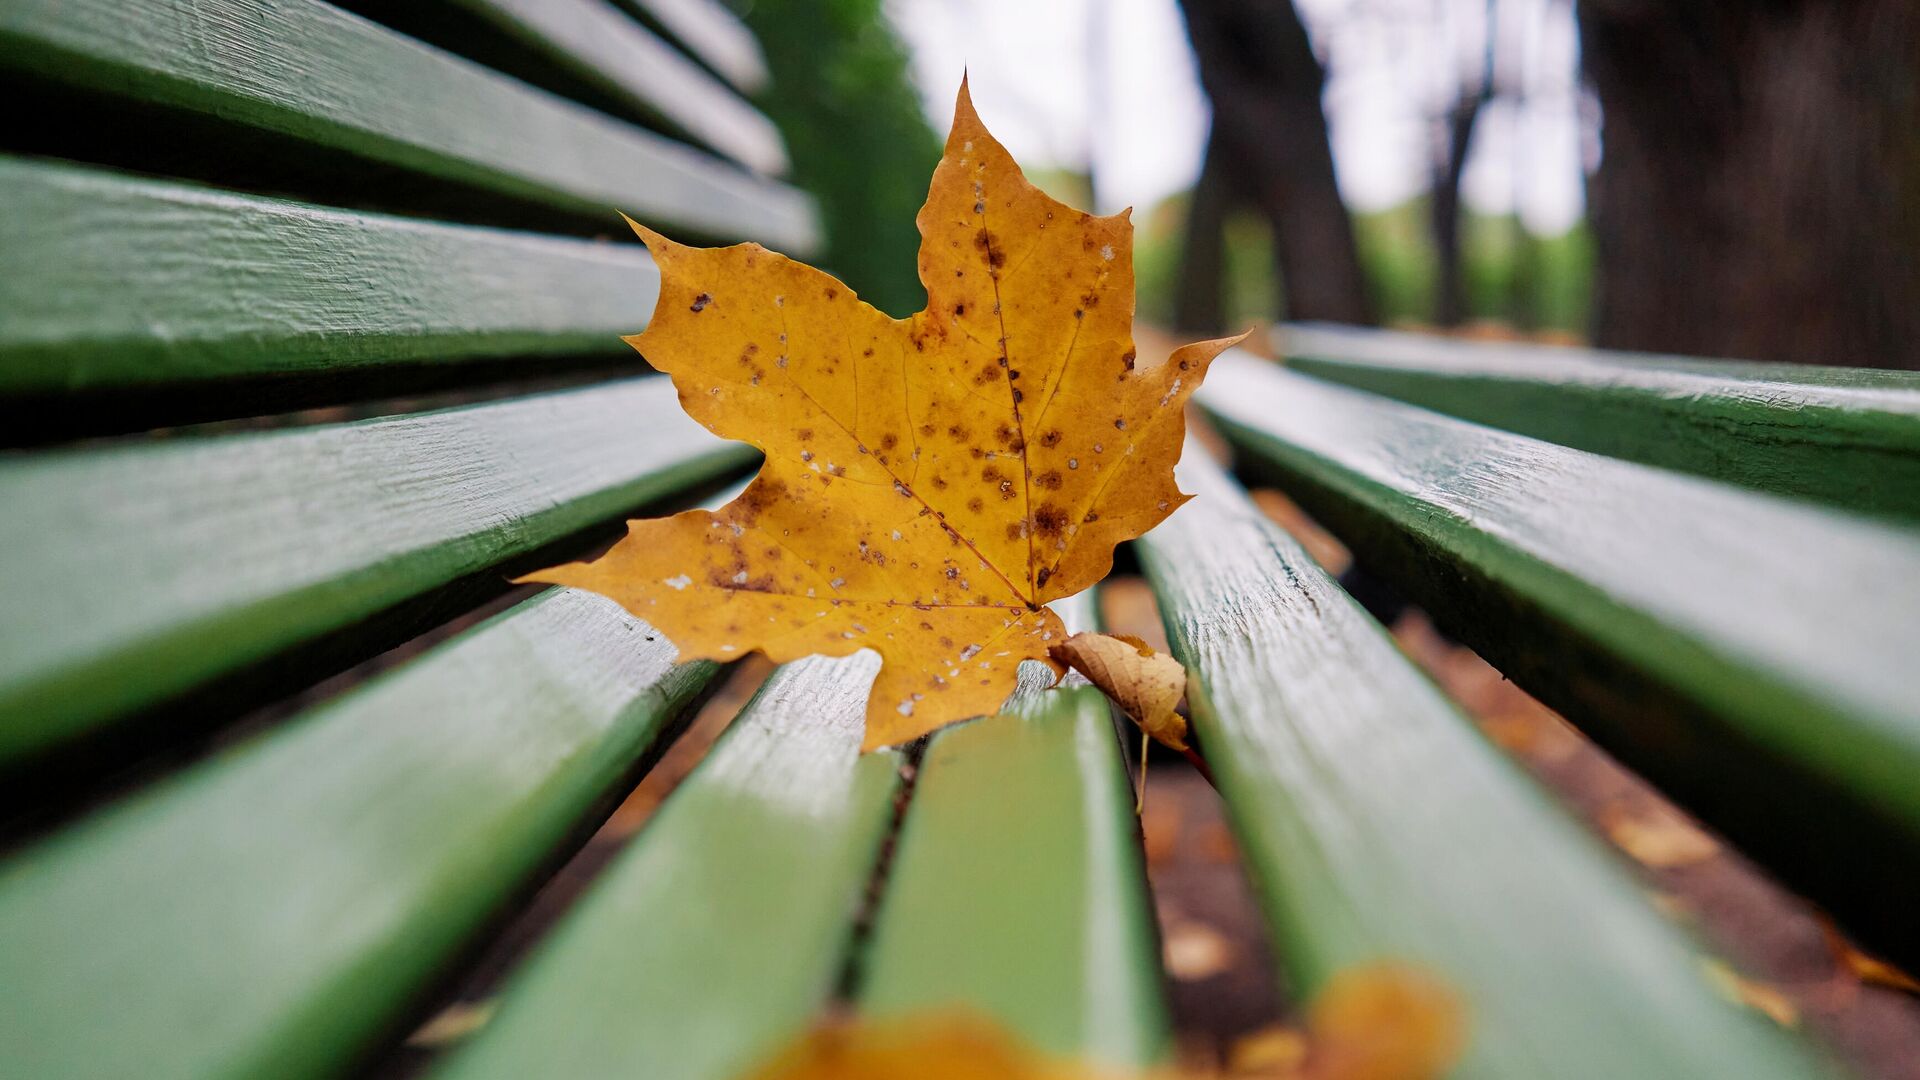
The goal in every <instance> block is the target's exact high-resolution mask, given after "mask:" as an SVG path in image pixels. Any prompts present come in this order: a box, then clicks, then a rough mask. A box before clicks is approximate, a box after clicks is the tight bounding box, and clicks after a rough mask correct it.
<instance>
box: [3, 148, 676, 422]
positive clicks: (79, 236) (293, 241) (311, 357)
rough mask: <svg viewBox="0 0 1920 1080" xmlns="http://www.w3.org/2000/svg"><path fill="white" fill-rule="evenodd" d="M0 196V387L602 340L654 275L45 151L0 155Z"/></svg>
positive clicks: (427, 359) (562, 249)
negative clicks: (1, 214)
mask: <svg viewBox="0 0 1920 1080" xmlns="http://www.w3.org/2000/svg"><path fill="white" fill-rule="evenodd" d="M0 200H4V201H5V203H6V205H7V207H8V214H7V219H6V223H5V225H4V226H0V228H4V229H5V232H6V239H5V242H4V243H0V313H4V314H0V393H6V394H18V393H42V394H55V393H61V392H68V391H82V390H98V389H108V388H112V389H129V388H135V387H140V386H154V385H163V384H180V383H201V382H208V383H211V382H217V381H219V380H222V379H235V378H246V377H268V376H280V375H309V374H314V373H316V372H329V373H333V372H344V371H348V370H353V369H364V368H368V367H379V366H383V365H401V364H450V363H457V362H459V361H463V360H475V359H485V358H498V357H505V356H532V355H548V356H550V355H563V354H587V353H606V354H615V355H617V354H619V353H620V352H623V351H630V350H628V347H627V346H626V345H625V344H624V343H623V342H621V341H620V335H621V334H630V333H633V332H635V331H636V330H638V329H639V328H640V327H642V326H644V325H645V324H646V321H647V319H648V318H649V317H650V315H651V312H652V310H653V303H654V298H655V295H656V294H657V292H658V289H659V272H658V271H657V270H656V269H655V268H654V265H653V261H652V260H651V259H649V258H648V257H647V255H646V253H645V251H643V250H641V249H640V248H638V247H635V246H632V245H613V244H603V243H592V242H589V241H584V240H566V239H559V238H554V237H545V236H536V235H532V234H526V233H514V232H507V231H503V230H498V229H480V228H468V227H462V226H447V225H434V224H428V223H425V222H419V221H412V220H408V219H405V218H396V217H386V216H384V215H378V214H360V213H353V212H349V211H340V210H329V209H323V208H320V207H315V206H309V205H306V204H304V203H294V202H284V201H281V200H277V199H260V198H251V197H246V196H239V195H231V194H227V193H225V192H220V191H215V190H212V189H208V188H200V187H193V186H189V185H183V184H171V183H160V182H154V181H149V180H140V179H134V178H132V177H128V176H124V175H121V174H118V173H113V172H107V171H103V170H99V169H89V168H79V167H74V166H69V165H62V164H54V163H51V162H44V161H34V160H27V159H21V158H5V157H0ZM103 289H104V290H106V291H105V292H103V291H102V290H103Z"/></svg>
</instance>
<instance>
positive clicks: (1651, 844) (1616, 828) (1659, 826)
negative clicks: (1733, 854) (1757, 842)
mask: <svg viewBox="0 0 1920 1080" xmlns="http://www.w3.org/2000/svg"><path fill="white" fill-rule="evenodd" d="M1601 827H1602V828H1604V829H1605V830H1606V833H1607V837H1608V838H1609V839H1611V840H1612V841H1613V842H1614V844H1615V845H1617V846H1618V847H1619V848H1620V850H1622V851H1624V852H1626V853H1627V854H1628V855H1631V856H1633V859H1634V861H1635V862H1638V863H1639V864H1640V865H1642V866H1650V867H1652V868H1653V869H1655V870H1674V869H1678V868H1679V867H1682V866H1692V865H1693V864H1695V863H1698V862H1704V861H1706V860H1707V859H1711V858H1713V857H1714V856H1715V855H1718V854H1719V853H1720V845H1719V844H1718V843H1716V842H1715V841H1714V839H1713V837H1711V836H1708V835H1707V834H1706V833H1704V832H1702V831H1701V830H1700V828H1699V827H1698V826H1696V825H1694V824H1693V823H1692V822H1690V821H1688V820H1687V819H1685V818H1683V817H1681V816H1680V815H1679V814H1676V813H1674V812H1673V811H1671V810H1667V809H1664V808H1660V807H1647V808H1645V809H1641V810H1633V809H1629V808H1626V807H1623V806H1618V805H1615V806H1612V807H1609V808H1608V809H1607V811H1606V812H1605V814H1604V815H1603V816H1602V818H1601Z"/></svg>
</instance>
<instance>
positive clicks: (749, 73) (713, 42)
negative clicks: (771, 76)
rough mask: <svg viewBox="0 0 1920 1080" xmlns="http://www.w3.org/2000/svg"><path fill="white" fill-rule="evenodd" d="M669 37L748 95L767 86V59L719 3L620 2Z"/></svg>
mask: <svg viewBox="0 0 1920 1080" xmlns="http://www.w3.org/2000/svg"><path fill="white" fill-rule="evenodd" d="M621 2H622V3H623V4H625V5H626V6H628V7H629V8H632V9H634V10H635V11H639V12H641V13H643V14H644V15H645V16H646V17H647V18H648V19H650V20H651V21H653V22H654V23H656V24H657V25H659V26H660V28H661V29H662V30H664V31H666V32H667V33H668V34H671V35H672V36H673V38H674V40H676V41H678V42H679V43H680V44H681V45H682V46H684V47H685V48H686V50H687V51H688V52H690V53H692V54H693V55H695V56H697V57H699V58H700V62H701V63H703V64H705V65H707V66H708V67H710V68H712V69H713V70H714V71H717V72H719V73H720V74H721V75H722V76H724V77H725V78H726V79H727V80H728V81H730V82H732V83H733V85H735V86H737V87H739V88H740V89H741V90H742V91H744V92H746V93H749V94H756V93H759V92H760V91H761V90H764V89H766V85H767V58H766V54H765V53H763V52H761V50H760V42H759V41H757V40H756V39H755V38H754V36H753V31H752V30H749V29H748V28H747V25H746V24H745V23H743V22H741V21H740V17H739V16H738V15H735V14H734V13H733V10H732V9H731V8H729V7H727V6H726V5H725V4H722V3H720V2H719V0H621Z"/></svg>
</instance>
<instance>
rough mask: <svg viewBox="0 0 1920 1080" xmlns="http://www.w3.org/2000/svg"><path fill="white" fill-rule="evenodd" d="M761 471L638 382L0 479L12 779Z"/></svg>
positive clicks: (137, 451) (102, 458) (661, 386)
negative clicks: (296, 654)
mask: <svg viewBox="0 0 1920 1080" xmlns="http://www.w3.org/2000/svg"><path fill="white" fill-rule="evenodd" d="M747 460H750V451H747V450H746V448H745V447H742V446H739V445H737V444H728V443H722V442H720V441H719V440H716V439H714V438H713V437H712V436H710V435H708V434H707V433H706V432H705V431H704V430H703V429H702V428H700V427H699V426H698V425H696V424H695V423H694V422H693V421H691V420H689V419H687V418H686V417H685V415H684V414H683V413H681V412H680V409H679V406H678V403H677V401H676V400H675V396H674V390H673V387H672V385H671V384H669V383H668V382H667V380H666V379H664V378H642V379H634V380H627V381H624V382H618V383H609V384H605V385H602V386H597V387H594V388H591V389H587V390H577V391H569V392H566V393H557V394H548V395H542V396H539V397H532V398H523V399H519V400H515V401H509V402H504V403H500V404H493V405H485V406H477V407H471V408H464V409H452V410H448V411H444V412H437V413H426V414H420V415H414V416H402V417H396V418H391V419H382V420H372V421H365V422H361V423H354V424H342V425H334V426H327V427H319V428H308V429H300V430H293V431H286V432H279V433H273V434H264V435H240V436H229V437H214V438H206V439H192V440H180V441H178V442H165V443H147V444H140V445H136V446H132V447H124V448H121V447H117V448H111V449H103V450H97V451H74V452H62V453H47V454H40V455H35V456H31V457H21V458H15V459H12V460H9V461H4V462H0V505H3V506H5V507H6V508H7V510H6V513H5V514H0V580H4V581H5V582H6V583H7V584H6V595H7V601H6V604H7V617H6V619H5V620H4V621H0V761H5V760H6V759H8V758H13V757H16V756H18V755H21V754H24V753H27V752H30V751H38V750H41V749H43V748H46V747H48V746H51V745H53V744H55V743H58V742H61V741H63V740H66V739H69V738H72V737H74V736H76V735H78V734H80V733H82V732H84V731H86V730H88V729H89V728H92V727H94V726H96V725H99V724H101V723H103V722H105V721H106V720H108V719H110V718H112V717H114V716H116V715H117V714H120V713H122V712H124V711H127V710H131V709H136V708H139V707H142V706H146V705H149V704H152V703H154V702H157V701H159V700H161V699H164V698H165V697H167V696H169V695H171V694H174V693H176V692H178V691H181V690H185V689H187V688H189V687H191V686H193V685H195V684H196V683H198V682H200V681H201V680H204V679H207V678H210V677H213V676H216V675H220V674H222V673H224V672H227V671H231V670H233V669H236V668H239V667H241V666H243V665H245V664H248V663H249V662H252V661H257V660H260V659H262V658H265V657H267V656H270V655H272V654H273V653H275V652H277V651H278V650H280V649H283V648H285V647H288V646H290V645H294V644H296V643H299V642H302V641H305V640H308V639H310V638H312V637H314V636H316V635H319V634H322V633H325V632H327V631H331V630H334V629H337V628H340V627H343V626H347V625H349V624H352V623H355V622H357V621H358V620H361V619H365V618H367V617H369V616H371V615H373V614H375V613H377V612H379V611H381V610H383V609H385V608H387V607H389V606H391V605H393V604H396V603H398V602H400V601H403V600H406V599H408V598H410V597H414V596H417V595H420V594H422V593H424V592H426V591H428V590H431V589H433V588H436V587H438V586H441V585H444V584H447V583H449V582H452V581H455V580H457V579H459V578H461V577H462V576H463V575H471V574H478V573H482V572H486V571H488V570H489V568H491V567H494V566H495V565H497V564H498V563H499V562H500V561H501V560H503V559H507V558H509V557H511V556H514V555H517V554H520V553H523V552H528V551H531V550H533V549H535V548H537V547H539V546H540V545H542V544H545V543H548V542H550V541H553V540H557V539H560V538H562V537H564V536H567V535H568V534H570V533H573V532H576V531H578V530H580V529H582V528H584V527H586V526H588V525H592V524H595V523H598V522H601V521H604V520H606V519H608V518H611V517H613V516H615V515H617V514H619V513H621V512H622V511H626V510H630V509H632V508H634V507H636V506H637V505H639V504H640V503H642V502H644V501H645V500H647V499H649V498H656V497H659V496H661V495H664V494H667V493H670V492H673V491H676V490H679V489H681V488H683V487H684V486H686V485H688V484H690V483H693V482H695V481H697V480H700V479H703V478H706V477H712V476H716V475H718V474H720V473H722V472H723V471H725V470H727V469H729V468H733V467H738V466H741V465H744V464H745V462H746V461H747Z"/></svg>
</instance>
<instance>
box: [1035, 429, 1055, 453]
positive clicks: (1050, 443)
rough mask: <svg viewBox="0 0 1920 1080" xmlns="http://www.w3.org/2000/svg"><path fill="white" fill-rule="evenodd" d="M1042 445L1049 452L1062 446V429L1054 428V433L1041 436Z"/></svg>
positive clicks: (1050, 432)
mask: <svg viewBox="0 0 1920 1080" xmlns="http://www.w3.org/2000/svg"><path fill="white" fill-rule="evenodd" d="M1040 445H1041V446H1044V447H1046V448H1047V449H1049V450H1051V449H1053V448H1054V447H1056V446H1059V445H1060V429H1059V428H1054V429H1053V430H1052V431H1049V432H1047V433H1046V434H1044V435H1042V436H1040Z"/></svg>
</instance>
